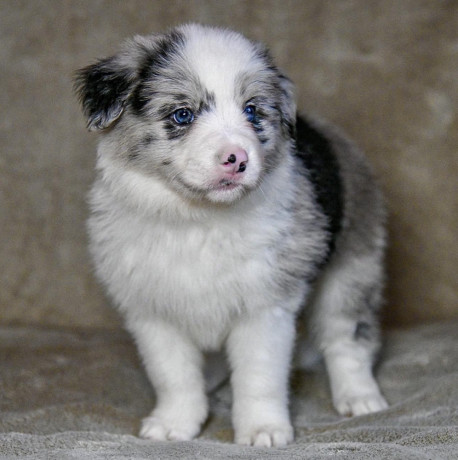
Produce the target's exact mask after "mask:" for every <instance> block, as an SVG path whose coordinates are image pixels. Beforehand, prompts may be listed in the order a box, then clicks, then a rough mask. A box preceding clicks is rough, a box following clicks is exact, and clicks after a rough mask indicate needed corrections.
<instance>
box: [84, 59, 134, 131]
mask: <svg viewBox="0 0 458 460" xmlns="http://www.w3.org/2000/svg"><path fill="white" fill-rule="evenodd" d="M134 78H135V73H134V72H132V69H129V67H126V66H125V65H122V64H121V59H119V57H118V56H113V57H110V58H107V59H101V60H99V61H98V62H96V63H95V64H92V65H90V66H88V67H85V68H83V69H81V70H79V71H78V72H77V74H76V78H75V91H76V93H77V94H78V96H79V100H80V102H81V105H82V107H83V112H84V114H85V115H86V117H87V127H88V129H89V130H90V131H95V130H102V129H106V128H108V127H110V126H111V125H112V124H113V123H114V122H115V121H116V120H117V119H118V118H119V117H120V116H121V114H122V113H123V111H124V108H125V105H126V101H127V98H128V97H129V94H130V92H131V91H132V86H133V83H134Z"/></svg>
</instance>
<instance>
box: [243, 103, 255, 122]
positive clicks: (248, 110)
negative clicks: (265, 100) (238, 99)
mask: <svg viewBox="0 0 458 460" xmlns="http://www.w3.org/2000/svg"><path fill="white" fill-rule="evenodd" d="M243 113H244V114H245V116H246V119H247V120H248V121H249V122H250V123H254V122H255V121H256V107H255V106H254V105H247V106H246V107H245V110H244V111H243Z"/></svg>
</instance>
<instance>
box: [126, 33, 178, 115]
mask: <svg viewBox="0 0 458 460" xmlns="http://www.w3.org/2000/svg"><path fill="white" fill-rule="evenodd" d="M183 43H184V36H183V34H181V33H179V32H176V31H174V32H172V33H170V34H169V35H166V36H165V37H163V38H161V39H160V40H158V41H157V42H156V44H155V47H154V49H152V50H148V52H147V53H146V56H145V58H144V60H143V62H142V63H141V65H140V68H139V71H138V79H139V83H138V85H137V87H136V88H135V90H134V92H133V94H132V98H131V101H130V103H131V107H132V110H133V113H134V114H136V115H137V116H143V115H145V107H146V105H147V104H148V101H149V100H150V98H151V93H150V92H149V91H146V90H145V89H146V88H145V84H146V82H147V81H151V80H152V79H154V77H155V76H158V75H160V71H161V69H164V68H165V67H167V66H168V65H169V63H170V61H171V60H172V59H173V57H174V56H176V54H177V53H178V52H179V50H180V49H181V48H182V46H183Z"/></svg>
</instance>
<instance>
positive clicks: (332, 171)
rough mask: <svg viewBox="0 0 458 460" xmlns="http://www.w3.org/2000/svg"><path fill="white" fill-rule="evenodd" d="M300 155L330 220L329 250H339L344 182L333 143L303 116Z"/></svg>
mask: <svg viewBox="0 0 458 460" xmlns="http://www.w3.org/2000/svg"><path fill="white" fill-rule="evenodd" d="M295 153H296V156H297V157H298V158H300V159H301V160H302V162H303V164H304V166H305V168H306V171H307V174H308V177H309V179H310V181H311V182H312V184H313V187H314V191H315V198H316V201H317V203H318V205H319V206H320V207H321V209H322V210H323V213H324V214H325V216H326V217H327V219H328V231H329V234H330V236H329V243H328V244H329V253H328V258H329V256H330V255H331V254H332V252H333V251H334V249H335V244H336V238H337V235H338V233H339V231H340V230H341V226H342V219H343V185H342V180H341V178H340V171H339V165H338V163H337V160H336V158H335V156H334V153H333V151H332V147H331V144H330V143H329V141H328V140H327V139H326V137H324V136H323V135H322V134H321V133H320V132H319V131H318V130H317V129H316V128H314V127H313V126H312V125H311V124H310V123H308V122H307V121H306V120H305V119H304V118H303V117H299V116H298V117H297V122H296V152H295Z"/></svg>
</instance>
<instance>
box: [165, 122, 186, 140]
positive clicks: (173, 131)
mask: <svg viewBox="0 0 458 460" xmlns="http://www.w3.org/2000/svg"><path fill="white" fill-rule="evenodd" d="M191 126H192V124H188V125H178V124H176V123H175V122H174V121H173V120H172V119H171V118H170V117H169V118H168V119H166V120H164V130H165V133H166V136H167V139H168V140H169V141H172V140H176V139H180V138H181V137H183V136H184V135H186V134H187V133H188V131H189V130H190V129H191Z"/></svg>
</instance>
